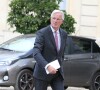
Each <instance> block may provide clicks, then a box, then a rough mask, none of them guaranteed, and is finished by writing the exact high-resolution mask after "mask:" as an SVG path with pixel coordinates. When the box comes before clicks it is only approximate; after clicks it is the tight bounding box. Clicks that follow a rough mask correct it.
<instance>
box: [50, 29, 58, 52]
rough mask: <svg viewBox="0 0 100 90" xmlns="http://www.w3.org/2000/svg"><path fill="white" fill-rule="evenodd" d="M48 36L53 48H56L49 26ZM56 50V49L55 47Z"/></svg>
mask: <svg viewBox="0 0 100 90" xmlns="http://www.w3.org/2000/svg"><path fill="white" fill-rule="evenodd" d="M48 36H49V38H50V40H51V42H52V44H53V46H54V47H55V49H56V44H55V39H54V36H53V32H52V30H51V28H49V32H48ZM56 51H57V49H56Z"/></svg>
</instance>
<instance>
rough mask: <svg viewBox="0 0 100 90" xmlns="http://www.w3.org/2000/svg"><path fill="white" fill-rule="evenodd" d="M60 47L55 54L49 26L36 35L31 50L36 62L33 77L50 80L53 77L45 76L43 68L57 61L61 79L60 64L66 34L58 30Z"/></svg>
mask: <svg viewBox="0 0 100 90" xmlns="http://www.w3.org/2000/svg"><path fill="white" fill-rule="evenodd" d="M60 37H61V47H60V50H59V52H57V49H56V44H55V40H54V36H53V32H52V30H51V28H50V26H47V27H45V28H43V29H41V30H39V31H38V32H37V33H36V40H35V43H34V48H33V57H34V59H35V60H36V65H35V69H34V73H33V75H34V77H35V78H38V79H41V80H47V81H49V80H51V79H52V78H53V76H54V75H52V74H46V71H45V66H46V65H47V64H48V63H50V62H51V61H53V60H55V59H58V61H59V63H60V65H61V68H60V69H59V72H60V73H61V75H62V77H63V68H62V62H63V59H64V50H65V46H66V39H67V33H66V32H65V31H64V30H62V29H60Z"/></svg>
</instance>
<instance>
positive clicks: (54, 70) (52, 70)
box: [47, 65, 58, 74]
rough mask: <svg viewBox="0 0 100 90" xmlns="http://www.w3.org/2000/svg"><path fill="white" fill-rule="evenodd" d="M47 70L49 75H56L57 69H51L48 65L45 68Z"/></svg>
mask: <svg viewBox="0 0 100 90" xmlns="http://www.w3.org/2000/svg"><path fill="white" fill-rule="evenodd" d="M47 69H48V71H49V73H50V74H56V73H57V71H58V70H57V69H55V68H54V67H52V66H51V65H49V66H48V67H47Z"/></svg>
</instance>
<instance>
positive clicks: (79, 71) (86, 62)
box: [64, 37, 98, 86]
mask: <svg viewBox="0 0 100 90" xmlns="http://www.w3.org/2000/svg"><path fill="white" fill-rule="evenodd" d="M73 41H74V43H73V46H71V45H69V46H67V48H66V49H67V54H66V53H65V58H64V75H65V82H66V83H67V84H68V85H74V86H78V85H79V86H81V85H86V84H87V83H88V81H89V79H90V78H91V76H92V74H93V72H95V70H96V69H97V65H98V59H97V57H98V54H97V53H98V52H96V51H95V52H93V50H97V51H98V49H97V48H98V47H96V46H95V49H93V47H94V44H93V43H94V41H91V40H86V39H85V40H84V39H83V38H81V39H80V38H75V37H73ZM69 48H71V49H72V51H71V49H70V51H69V52H70V53H69V52H68V49H69Z"/></svg>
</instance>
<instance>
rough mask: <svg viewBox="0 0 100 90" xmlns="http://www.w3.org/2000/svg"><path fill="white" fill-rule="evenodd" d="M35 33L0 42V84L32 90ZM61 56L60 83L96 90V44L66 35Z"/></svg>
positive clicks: (99, 58) (99, 70) (99, 79)
mask: <svg viewBox="0 0 100 90" xmlns="http://www.w3.org/2000/svg"><path fill="white" fill-rule="evenodd" d="M34 41H35V35H33V34H30V35H29V34H28V35H21V36H18V37H16V38H14V39H11V40H9V41H7V42H5V43H3V44H1V45H0V86H14V89H15V90H33V87H34V78H33V72H34V66H35V60H34V59H33V55H32V53H33V51H32V48H33V47H34ZM66 43H67V45H66V50H65V57H64V63H63V68H64V76H65V80H64V86H65V89H66V88H67V87H68V86H74V87H84V88H88V89H89V90H100V47H99V46H98V44H97V43H96V42H95V39H90V38H85V37H78V36H68V38H67V39H66Z"/></svg>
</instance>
